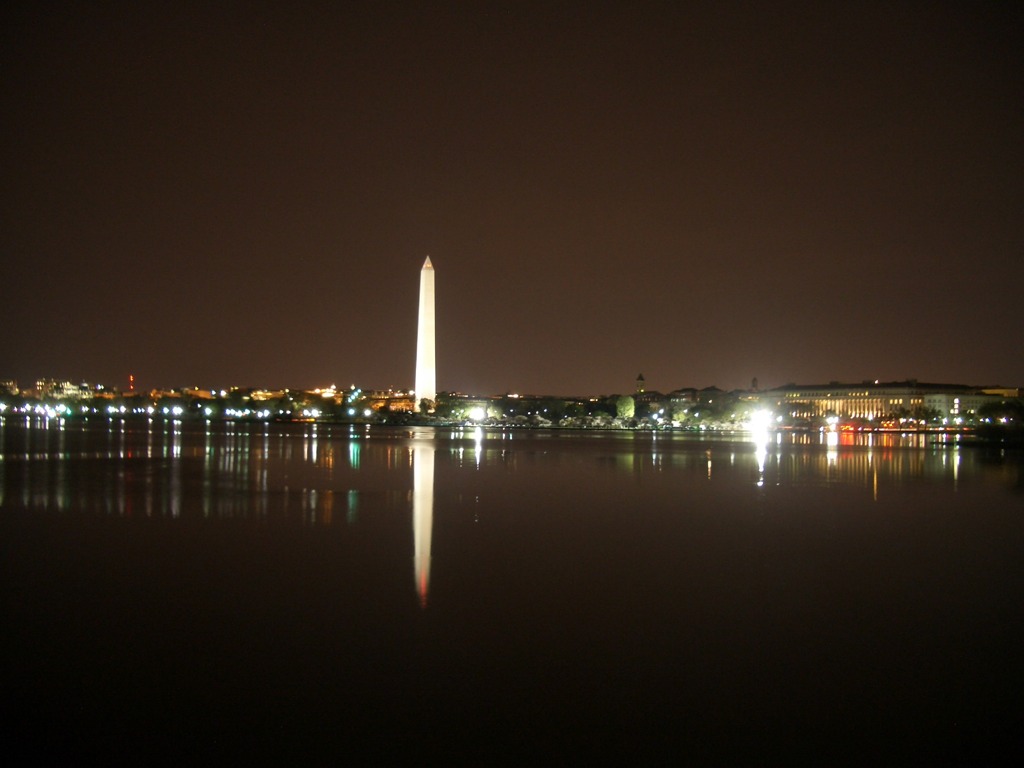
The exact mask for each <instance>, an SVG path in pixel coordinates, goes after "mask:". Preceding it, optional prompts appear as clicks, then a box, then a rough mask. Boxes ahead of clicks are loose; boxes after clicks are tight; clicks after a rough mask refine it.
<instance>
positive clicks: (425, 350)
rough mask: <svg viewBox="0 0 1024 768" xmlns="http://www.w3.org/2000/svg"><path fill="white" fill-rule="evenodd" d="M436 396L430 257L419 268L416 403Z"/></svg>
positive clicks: (432, 270) (432, 290)
mask: <svg viewBox="0 0 1024 768" xmlns="http://www.w3.org/2000/svg"><path fill="white" fill-rule="evenodd" d="M436 398H437V368H436V366H435V364H434V265H433V264H431V263H430V257H429V256H427V260H426V261H424V262H423V269H421V270H420V321H419V327H418V329H417V332H416V405H417V407H418V406H419V404H420V403H421V402H422V401H423V400H430V401H431V402H433V401H434V400H435V399H436Z"/></svg>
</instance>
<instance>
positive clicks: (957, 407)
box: [760, 380, 999, 420]
mask: <svg viewBox="0 0 1024 768" xmlns="http://www.w3.org/2000/svg"><path fill="white" fill-rule="evenodd" d="M760 399H761V402H762V403H766V404H772V405H774V406H775V407H776V408H778V409H779V410H780V411H782V412H784V413H785V414H786V415H789V416H793V417H796V418H811V417H823V416H832V415H834V416H837V417H839V418H842V419H869V420H873V419H880V418H884V417H887V416H893V415H899V414H907V415H917V416H920V415H923V414H926V413H929V412H932V413H934V412H937V413H938V414H939V415H940V416H941V417H943V418H948V417H953V418H956V417H962V416H968V415H974V414H975V413H977V411H978V409H979V408H980V407H981V406H982V405H984V404H985V403H989V402H998V401H999V396H998V395H993V394H987V393H985V392H983V391H981V390H979V389H978V388H975V387H968V386H965V385H961V384H928V383H920V382H917V381H914V380H909V381H893V382H883V383H877V382H862V383H861V384H842V383H839V382H831V383H829V384H787V385H785V386H783V387H776V388H774V389H770V390H765V391H763V392H762V393H761V398H760Z"/></svg>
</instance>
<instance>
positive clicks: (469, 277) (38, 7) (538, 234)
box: [0, 2, 1024, 395]
mask: <svg viewBox="0 0 1024 768" xmlns="http://www.w3.org/2000/svg"><path fill="white" fill-rule="evenodd" d="M677 6H683V7H682V8H680V7H677ZM0 30H2V31H0V73H2V74H0V77H2V89H3V90H2V99H3V106H4V108H3V120H2V128H0V131H2V139H3V143H2V147H3V148H2V158H3V185H2V189H3V196H2V201H3V207H2V211H3V219H2V231H0V249H2V275H0V281H2V282H0V320H2V323H3V333H2V336H0V379H2V378H8V377H13V378H17V379H18V380H19V381H20V382H21V383H23V384H24V383H27V382H31V381H33V380H34V379H35V378H37V377H41V376H52V377H58V378H71V379H76V380H88V381H98V382H104V383H106V384H109V385H118V386H124V385H125V384H126V382H127V376H128V374H129V373H134V374H135V376H136V378H137V380H138V382H139V384H140V385H141V386H142V387H154V386H205V387H209V386H217V387H220V386H229V385H236V384H237V385H260V386H292V387H312V386H318V385H326V384H330V383H332V382H335V383H337V384H338V385H339V386H347V385H349V384H351V383H357V384H360V385H362V386H364V387H387V386H396V387H403V388H404V387H410V386H411V385H412V379H413V368H414V357H415V354H414V348H415V336H416V329H415V322H416V301H417V296H418V281H419V269H420V265H421V263H422V261H423V259H424V257H425V256H426V255H428V254H429V255H430V257H431V259H432V261H433V262H434V265H435V267H436V269H437V293H438V305H437V312H438V342H437V343H438V387H439V389H442V390H461V391H469V392H476V393H480V394H490V393H500V392H505V391H525V392H541V393H553V394H580V395H587V394H599V393H611V392H622V391H629V390H630V389H631V388H632V382H633V379H634V378H635V376H636V374H637V373H638V372H643V373H644V375H645V377H646V379H647V382H648V385H649V386H650V387H651V388H653V389H660V390H662V391H668V390H670V389H673V388H676V387H680V386H697V387H702V386H707V385H710V384H716V385H718V386H720V387H723V388H732V387H745V386H748V385H749V383H750V380H751V378H752V377H754V376H756V377H758V379H759V382H760V384H761V386H762V387H764V386H773V385H777V384H784V383H786V382H802V383H815V382H819V381H829V380H853V381H861V380H863V379H868V378H871V379H875V378H879V379H883V380H884V379H903V378H917V379H920V380H922V381H950V382H963V383H976V384H995V383H1001V384H1004V385H1022V384H1024V352H1022V348H1024V344H1022V343H1021V338H1022V333H1021V332H1022V329H1024V320H1022V317H1024V315H1022V305H1024V258H1022V257H1024V247H1022V246H1024V215H1022V213H1024V210H1022V207H1024V206H1022V201H1024V152H1022V146H1024V98H1022V97H1024V89H1022V84H1024V74H1022V73H1024V53H1022V52H1024V34H1022V30H1024V6H1022V5H1021V4H1019V3H995V2H993V3H982V2H971V3H962V4H943V3H938V2H927V3H881V4H878V5H874V4H870V3H851V4H849V5H847V6H845V7H843V6H839V7H838V8H837V6H835V5H834V4H831V3H807V4H779V3H763V4H758V3H754V4H748V3H734V4H733V3H708V4H706V5H695V4H690V3H665V4H639V5H638V4H635V3H628V4H627V3H623V4H618V7H615V8H608V7H606V6H605V5H604V4H600V5H599V4H593V3H584V4H579V5H573V4H559V3H535V4H534V3H510V4H499V3H466V4H459V5H452V4H434V3H416V4H411V3H410V4H404V3H367V4H364V5H359V6H356V5H350V4H348V3H323V4H318V3H306V4H301V5H299V4H294V3H279V4H255V3H239V4H238V5H237V6H231V5H229V4H226V3H207V4H194V5H191V6H190V5H188V4H183V3H177V2H169V3H165V4H160V3H153V4H151V3H130V4H123V5H118V4H92V3H82V4H75V5H60V4H54V3H51V4H44V3H15V4H13V5H12V4H8V7H7V8H6V10H4V11H0Z"/></svg>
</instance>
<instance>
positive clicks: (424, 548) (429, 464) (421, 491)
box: [412, 444, 434, 608]
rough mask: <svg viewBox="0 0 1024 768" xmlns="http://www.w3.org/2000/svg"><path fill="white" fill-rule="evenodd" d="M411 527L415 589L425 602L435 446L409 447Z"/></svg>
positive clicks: (427, 586)
mask: <svg viewBox="0 0 1024 768" xmlns="http://www.w3.org/2000/svg"><path fill="white" fill-rule="evenodd" d="M412 462H413V491H412V530H413V542H414V551H415V555H414V556H413V563H414V570H415V572H416V592H417V594H418V595H419V597H420V605H422V606H423V607H424V608H425V607H426V606H427V594H428V592H429V590H430V535H431V533H432V531H433V528H434V447H433V446H432V445H422V444H417V445H415V446H413V449H412Z"/></svg>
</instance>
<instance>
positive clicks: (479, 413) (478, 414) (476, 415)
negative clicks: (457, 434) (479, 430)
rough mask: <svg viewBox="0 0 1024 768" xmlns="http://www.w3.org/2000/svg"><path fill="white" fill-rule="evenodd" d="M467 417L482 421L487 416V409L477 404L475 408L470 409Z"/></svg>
mask: <svg viewBox="0 0 1024 768" xmlns="http://www.w3.org/2000/svg"><path fill="white" fill-rule="evenodd" d="M469 418H471V419H472V420H473V421H483V420H484V419H485V418H487V411H485V410H484V409H483V408H481V407H479V406H477V407H476V408H473V409H471V410H470V412H469Z"/></svg>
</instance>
